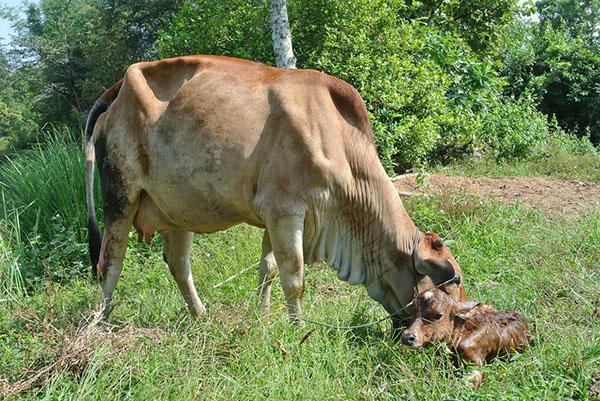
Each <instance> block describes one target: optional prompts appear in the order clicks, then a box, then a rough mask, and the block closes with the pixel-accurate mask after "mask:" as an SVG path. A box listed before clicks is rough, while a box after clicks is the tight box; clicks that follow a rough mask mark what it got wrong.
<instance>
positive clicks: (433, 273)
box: [415, 232, 467, 301]
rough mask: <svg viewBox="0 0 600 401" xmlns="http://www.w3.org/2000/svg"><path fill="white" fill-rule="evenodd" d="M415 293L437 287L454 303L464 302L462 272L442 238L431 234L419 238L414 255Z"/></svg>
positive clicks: (465, 297) (465, 298)
mask: <svg viewBox="0 0 600 401" xmlns="http://www.w3.org/2000/svg"><path fill="white" fill-rule="evenodd" d="M415 271H416V274H417V288H416V289H417V292H418V293H421V292H423V291H425V290H428V289H430V288H434V287H436V286H439V288H441V289H442V290H443V291H444V292H445V293H447V294H448V295H450V297H451V298H452V299H453V300H454V301H466V300H467V294H466V293H465V289H464V287H463V284H462V270H461V269H460V266H459V265H458V263H457V262H456V259H454V256H452V252H450V249H449V248H448V247H447V246H446V245H445V244H444V241H443V240H442V238H441V237H440V236H439V235H438V234H436V233H432V232H428V233H425V234H423V235H421V236H420V238H419V244H418V246H417V253H416V255H415Z"/></svg>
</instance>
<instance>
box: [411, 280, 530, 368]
mask: <svg viewBox="0 0 600 401" xmlns="http://www.w3.org/2000/svg"><path fill="white" fill-rule="evenodd" d="M414 306H415V320H414V321H413V322H412V324H411V325H410V327H408V328H407V329H406V330H405V331H404V332H403V333H402V335H401V340H402V343H403V344H405V345H408V346H411V347H413V348H420V347H422V346H425V345H427V344H429V343H431V342H434V341H442V342H445V343H447V344H448V345H449V346H450V348H451V349H452V350H453V351H454V352H455V353H456V354H457V355H459V356H461V357H462V358H464V359H465V360H467V361H470V362H473V363H474V364H475V365H477V366H482V365H483V364H484V363H485V362H486V361H489V360H490V359H493V358H494V357H496V356H497V355H502V354H508V353H511V352H515V351H522V350H524V349H525V348H526V347H527V346H528V345H529V339H530V338H531V333H530V331H529V325H528V324H527V321H526V320H525V319H524V318H523V315H521V314H520V313H519V312H516V311H512V310H506V311H504V310H496V309H494V308H493V307H491V306H489V305H483V304H480V303H478V302H475V301H466V302H456V301H455V300H454V299H452V298H451V297H450V296H448V294H446V293H444V292H443V291H441V290H439V289H437V288H433V289H430V290H427V291H424V292H422V293H421V294H419V295H418V296H417V297H416V298H415V301H414Z"/></svg>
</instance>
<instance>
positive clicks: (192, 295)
mask: <svg viewBox="0 0 600 401" xmlns="http://www.w3.org/2000/svg"><path fill="white" fill-rule="evenodd" d="M193 237H194V234H193V233H191V232H189V231H169V232H168V233H166V234H164V236H163V239H164V244H163V256H164V259H165V262H167V265H168V266H169V270H170V271H171V274H172V275H173V277H174V278H175V281H176V282H177V286H178V287H179V291H181V295H182V296H183V299H184V300H185V303H186V304H187V306H188V309H189V310H190V313H191V314H192V316H194V317H198V316H200V315H202V314H204V313H205V312H206V308H205V307H204V305H203V304H202V301H200V298H199V297H198V292H197V291H196V286H195V285H194V279H193V278H192V269H191V266H190V258H189V254H190V249H191V248H192V240H193Z"/></svg>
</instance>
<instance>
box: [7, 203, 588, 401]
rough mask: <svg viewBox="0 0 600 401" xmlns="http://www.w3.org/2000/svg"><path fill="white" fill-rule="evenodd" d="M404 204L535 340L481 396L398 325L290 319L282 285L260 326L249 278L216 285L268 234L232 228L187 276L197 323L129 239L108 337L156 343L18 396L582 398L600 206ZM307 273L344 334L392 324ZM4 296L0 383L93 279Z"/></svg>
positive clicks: (38, 360) (313, 304)
mask: <svg viewBox="0 0 600 401" xmlns="http://www.w3.org/2000/svg"><path fill="white" fill-rule="evenodd" d="M405 203H406V206H407V209H408V210H409V212H410V214H411V215H412V216H413V218H414V219H415V220H416V222H417V223H418V225H419V226H420V227H421V228H422V229H427V230H435V231H438V232H440V233H442V235H443V236H444V237H445V238H446V239H448V240H451V241H450V244H451V247H452V249H453V251H454V254H455V255H456V257H457V259H458V261H459V263H460V265H461V267H462V269H463V271H464V275H465V284H466V288H467V291H468V293H469V295H470V296H471V297H472V298H474V299H477V300H480V301H482V302H487V303H491V304H493V305H494V306H496V307H498V308H515V309H517V310H519V311H521V312H523V313H524V314H525V316H526V317H527V318H528V319H529V321H530V323H531V326H532V328H533V333H534V342H533V345H532V347H531V348H530V349H529V350H527V351H526V352H525V353H524V354H521V355H515V356H513V357H512V358H508V359H505V360H499V361H496V362H494V363H492V364H489V365H487V366H486V367H484V368H483V371H484V373H485V375H486V378H485V381H484V384H483V386H482V388H481V389H479V390H478V391H474V390H471V389H470V388H469V387H468V386H467V385H466V384H465V382H464V379H463V376H464V375H465V373H468V372H469V371H470V369H471V368H469V367H463V368H455V367H454V366H453V365H452V362H451V358H450V356H449V355H448V353H447V352H445V350H444V348H443V347H433V348H428V349H425V350H420V351H413V350H410V349H407V348H405V347H402V346H401V345H399V344H397V343H395V342H394V341H392V339H391V338H390V335H389V330H390V324H389V323H385V324H381V325H379V326H376V327H371V328H366V329H358V330H354V331H336V330H328V329H322V328H318V327H314V326H312V325H310V324H307V325H306V326H305V327H295V326H292V325H290V324H289V323H288V320H287V313H286V310H285V307H284V302H283V297H282V294H281V291H280V290H279V287H275V290H274V293H273V311H272V318H271V321H270V323H264V322H263V321H262V320H261V319H260V318H259V316H260V310H259V308H258V307H257V306H256V301H257V299H256V296H255V287H256V281H257V272H256V271H255V270H252V271H250V272H248V273H246V274H244V275H241V276H240V277H238V278H236V279H234V280H232V281H231V282H229V283H227V284H225V285H223V286H221V287H220V288H217V289H214V288H213V285H215V284H217V283H219V282H221V281H222V280H224V279H225V278H227V277H229V276H231V275H233V274H235V273H236V272H238V271H239V270H240V269H241V268H243V267H245V266H248V265H251V264H252V263H254V262H256V261H257V258H258V256H259V254H260V230H258V229H255V228H252V227H248V226H238V227H235V228H233V229H230V230H228V231H226V232H221V233H217V234H213V235H198V236H197V237H196V240H195V243H194V247H193V250H192V264H193V271H194V274H195V279H196V282H197V286H198V290H199V293H200V296H201V298H202V299H203V300H204V301H205V303H206V304H207V307H208V315H207V317H206V318H205V319H204V320H202V321H199V322H195V321H193V320H192V319H190V318H189V317H188V314H187V310H186V308H185V305H184V303H183V300H182V299H181V296H180V295H179V292H178V290H177V286H176V285H175V283H174V281H173V280H172V278H171V277H170V274H169V272H168V269H167V268H166V267H165V266H164V264H163V262H162V257H161V252H160V240H159V239H156V240H155V241H154V243H153V244H152V246H151V247H148V246H146V245H143V244H137V243H134V242H133V236H132V240H131V246H130V247H129V250H128V253H127V257H126V267H125V269H124V273H123V276H122V279H121V281H120V283H119V285H118V287H117V291H116V294H115V300H116V306H115V310H114V311H113V314H112V315H111V318H110V322H111V323H112V324H114V325H115V326H116V328H114V329H113V330H116V329H118V328H120V327H126V326H129V325H131V326H134V327H147V328H160V329H161V330H162V331H164V337H163V339H162V341H161V342H160V344H155V343H153V342H152V341H150V340H149V339H143V338H142V339H141V340H140V341H139V342H138V343H137V344H136V345H135V346H133V347H132V348H130V349H128V350H122V351H117V350H115V348H114V346H113V345H111V343H106V344H103V345H101V346H99V347H98V348H97V349H96V351H95V353H94V355H93V357H92V360H91V363H90V364H89V365H88V366H87V367H86V368H85V369H84V370H83V371H82V372H76V373H74V372H62V373H57V374H55V375H53V376H52V379H51V380H50V381H49V382H48V383H47V384H46V385H44V386H42V387H35V388H34V389H32V390H29V391H27V392H25V393H22V394H21V395H20V396H19V398H18V399H23V400H34V399H47V400H67V399H68V400H95V399H98V400H100V399H103V400H104V399H119V400H120V399H128V400H158V399H165V400H168V399H184V400H189V399H198V400H232V399H235V400H255V399H256V400H258V399H270V400H372V399H385V400H388V399H389V400H405V399H406V400H442V399H445V398H456V399H460V400H566V399H582V400H585V399H587V388H588V387H589V385H590V381H591V374H592V372H593V371H594V370H598V367H599V366H600V346H599V344H600V322H599V321H598V318H597V317H594V308H595V307H597V304H594V302H597V299H598V294H599V293H600V277H599V276H600V273H599V271H598V265H599V260H598V258H599V257H598V255H599V254H600V252H599V251H600V249H599V247H598V244H599V243H600V212H599V211H596V212H594V213H590V214H588V215H586V216H582V217H580V218H577V219H564V220H560V219H557V218H556V217H552V218H550V217H547V216H545V215H543V214H540V213H538V212H533V211H529V210H526V209H523V208H520V207H518V206H515V207H509V208H507V207H502V206H498V205H496V204H493V203H490V204H481V203H480V202H479V201H478V200H473V199H470V198H443V199H442V198H433V199H421V198H412V199H410V200H409V201H407V202H405ZM0 257H2V259H1V260H0V268H1V269H2V270H0V272H4V271H9V270H10V267H9V266H10V264H11V263H13V262H14V259H13V258H12V257H11V256H10V255H8V254H6V253H2V252H0ZM13 270H14V269H13ZM306 271H307V276H306V293H305V296H304V302H303V304H304V308H305V309H304V310H305V316H306V317H307V318H310V319H315V320H320V321H325V322H329V323H334V324H340V325H349V324H353V323H360V322H366V321H371V320H375V319H376V318H379V317H382V316H384V312H383V310H382V308H381V307H379V306H378V305H377V304H375V303H374V302H373V301H371V300H370V299H369V298H368V296H367V295H366V291H365V290H364V289H363V288H361V287H352V286H349V285H347V284H345V283H342V282H340V281H338V280H337V278H336V277H335V274H334V273H333V272H332V271H330V270H329V269H328V268H327V267H326V266H322V265H314V266H309V267H307V269H306ZM3 274H4V273H3ZM3 277H4V276H0V278H3ZM0 288H2V291H3V293H2V295H0V298H2V302H0V378H1V377H4V378H6V379H7V380H10V381H13V380H16V379H18V378H20V377H22V376H23V375H26V372H27V371H28V370H29V369H32V368H36V367H37V368H39V367H40V366H43V365H44V364H45V363H48V362H50V361H52V359H53V357H54V356H55V355H56V354H57V353H58V352H59V350H60V346H61V343H62V337H61V336H62V335H64V334H69V333H73V332H74V331H75V329H76V327H77V325H78V322H79V320H80V319H81V317H82V316H85V315H87V314H88V313H89V311H90V309H91V308H93V307H94V306H95V304H96V303H97V301H98V300H99V297H100V293H99V289H98V288H97V286H96V285H95V284H94V283H91V282H89V281H88V280H86V279H84V278H81V277H78V276H76V277H74V278H73V279H72V280H70V281H68V282H66V281H65V282H64V283H63V284H61V283H56V282H51V281H46V282H45V286H44V287H43V289H42V290H40V291H37V292H34V293H32V294H31V295H24V294H23V293H22V292H15V293H14V294H13V295H12V296H7V295H6V292H5V291H6V290H5V287H4V286H1V287H0ZM312 330H314V331H312ZM311 331H312V334H311V335H310V336H309V338H308V339H307V340H306V341H305V342H304V343H302V344H301V343H300V341H301V339H302V338H303V336H305V335H306V334H307V333H309V332H311ZM279 344H281V345H282V346H283V347H284V348H285V350H286V355H285V356H284V355H283V353H282V350H281V347H280V345H279ZM0 380H1V379H0ZM1 385H2V382H1V381H0V387H1ZM13 398H14V399H17V398H16V397H13ZM9 399H10V398H9Z"/></svg>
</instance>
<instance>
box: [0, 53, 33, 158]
mask: <svg viewBox="0 0 600 401" xmlns="http://www.w3.org/2000/svg"><path fill="white" fill-rule="evenodd" d="M27 73H28V70H27V69H22V70H14V69H13V68H12V67H11V65H10V63H9V61H8V58H7V56H6V54H5V53H4V51H3V49H2V48H1V47H0V87H2V91H0V153H4V152H5V151H7V150H10V149H13V148H15V147H19V146H23V145H25V144H27V143H28V142H30V141H31V139H32V136H33V134H34V133H35V132H36V131H37V129H38V125H37V118H38V115H37V113H36V111H35V110H34V108H33V107H32V104H31V99H30V96H32V90H31V88H30V86H29V84H28V81H27V80H25V79H23V77H24V76H26V74H27Z"/></svg>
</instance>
